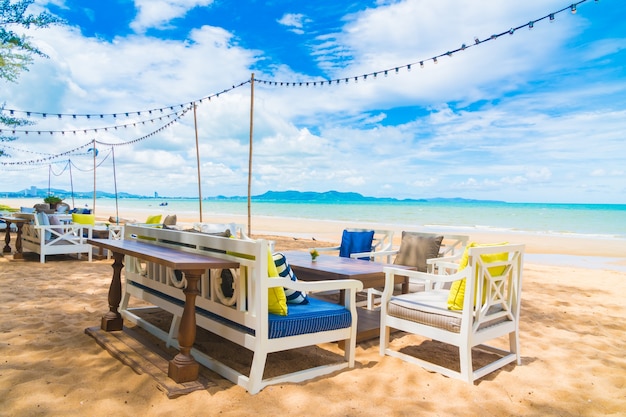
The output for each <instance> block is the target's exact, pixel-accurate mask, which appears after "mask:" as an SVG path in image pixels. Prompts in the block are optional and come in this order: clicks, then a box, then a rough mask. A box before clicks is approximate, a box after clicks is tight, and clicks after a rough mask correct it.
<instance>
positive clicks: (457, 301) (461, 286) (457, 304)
mask: <svg viewBox="0 0 626 417" xmlns="http://www.w3.org/2000/svg"><path fill="white" fill-rule="evenodd" d="M506 244H508V242H504V243H486V244H479V243H476V242H470V243H469V244H468V245H467V246H466V247H465V251H464V252H463V256H461V260H460V261H459V269H458V271H459V272H460V271H462V270H464V269H465V268H467V263H468V262H469V249H470V248H473V247H484V246H502V245H506ZM480 258H481V259H482V260H483V261H484V262H487V263H489V262H495V261H506V260H507V259H509V254H508V253H506V252H502V253H491V254H488V255H480ZM505 269H506V267H505V266H503V267H496V268H489V272H490V273H491V275H494V276H497V275H500V274H502V273H503V272H504V270H505ZM485 295H486V294H483V296H485ZM464 300H465V278H463V279H461V280H458V281H454V282H453V283H452V285H451V286H450V294H449V295H448V310H463V301H464ZM474 304H476V300H475V299H474Z"/></svg>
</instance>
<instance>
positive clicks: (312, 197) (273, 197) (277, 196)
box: [252, 191, 426, 202]
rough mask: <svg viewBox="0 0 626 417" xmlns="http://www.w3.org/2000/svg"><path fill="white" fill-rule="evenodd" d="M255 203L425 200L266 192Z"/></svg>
mask: <svg viewBox="0 0 626 417" xmlns="http://www.w3.org/2000/svg"><path fill="white" fill-rule="evenodd" d="M252 199H253V200H257V201H331V202H332V201H379V202H381V201H390V202H391V201H422V202H425V201H426V200H412V199H411V200H398V199H397V198H389V197H365V196H363V195H361V194H359V193H343V192H339V191H326V192H323V193H318V192H315V191H268V192H266V193H264V194H261V195H255V196H253V197H252Z"/></svg>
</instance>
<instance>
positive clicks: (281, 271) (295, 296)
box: [272, 252, 309, 304]
mask: <svg viewBox="0 0 626 417" xmlns="http://www.w3.org/2000/svg"><path fill="white" fill-rule="evenodd" d="M272 258H273V259H274V264H275V265H276V269H277V270H278V275H279V276H280V277H282V278H286V277H289V279H291V280H292V281H297V280H298V278H297V277H296V274H294V272H293V270H292V269H291V267H290V266H289V263H287V258H285V255H283V254H282V253H280V252H277V253H275V254H274V255H272ZM285 296H286V297H287V304H308V303H309V300H307V298H306V294H305V293H303V292H301V291H296V290H292V289H291V288H285Z"/></svg>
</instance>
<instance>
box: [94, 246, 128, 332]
mask: <svg viewBox="0 0 626 417" xmlns="http://www.w3.org/2000/svg"><path fill="white" fill-rule="evenodd" d="M123 259H124V254H123V253H118V252H113V278H112V279H111V285H110V286H109V311H108V312H107V313H106V314H105V315H104V316H102V322H101V323H100V328H101V329H102V330H104V331H105V332H111V331H114V330H122V328H123V327H124V320H123V319H122V315H121V314H120V313H119V311H118V308H119V306H120V301H121V300H122V280H121V277H122V268H123V267H124V263H123V262H122V260H123Z"/></svg>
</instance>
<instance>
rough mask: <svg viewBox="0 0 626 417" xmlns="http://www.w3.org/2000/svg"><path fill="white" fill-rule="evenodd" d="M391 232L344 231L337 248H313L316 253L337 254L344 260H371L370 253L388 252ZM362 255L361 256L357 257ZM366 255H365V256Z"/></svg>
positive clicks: (390, 243)
mask: <svg viewBox="0 0 626 417" xmlns="http://www.w3.org/2000/svg"><path fill="white" fill-rule="evenodd" d="M392 241H393V231H391V230H374V229H355V228H351V229H345V230H344V231H343V234H342V236H341V244H340V245H339V246H331V247H326V248H315V249H316V250H317V251H318V252H333V251H334V252H337V251H338V252H339V256H341V257H344V258H358V259H364V260H373V258H372V257H371V256H370V253H371V252H379V251H386V250H390V249H391V247H392V244H393V242H392ZM358 254H363V256H358ZM365 254H367V255H365Z"/></svg>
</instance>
